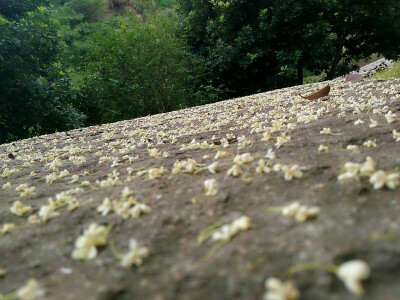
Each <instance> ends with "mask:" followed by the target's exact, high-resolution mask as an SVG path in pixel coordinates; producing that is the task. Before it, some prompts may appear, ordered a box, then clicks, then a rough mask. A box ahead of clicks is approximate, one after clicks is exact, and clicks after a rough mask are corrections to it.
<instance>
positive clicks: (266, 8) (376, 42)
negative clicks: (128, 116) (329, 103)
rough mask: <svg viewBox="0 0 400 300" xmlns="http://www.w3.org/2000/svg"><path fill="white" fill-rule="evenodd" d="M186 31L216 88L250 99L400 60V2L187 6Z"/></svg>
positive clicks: (195, 1) (242, 1)
mask: <svg viewBox="0 0 400 300" xmlns="http://www.w3.org/2000/svg"><path fill="white" fill-rule="evenodd" d="M179 2H180V15H181V24H182V25H181V28H180V32H181V34H182V35H184V36H185V37H186V40H187V42H188V44H189V46H190V49H191V50H192V51H193V52H194V53H196V54H199V55H201V56H202V57H204V58H205V59H206V61H207V63H208V65H209V66H210V68H212V70H213V74H214V78H213V79H214V82H219V83H221V82H224V83H226V85H227V86H228V88H229V89H230V90H231V91H232V94H231V95H234V96H237V95H244V94H250V93H254V92H257V91H263V90H268V89H271V88H277V87H283V86H288V85H293V84H296V83H297V84H301V83H302V82H303V74H304V72H305V71H307V73H309V72H311V73H313V74H316V75H317V74H320V73H321V72H325V73H326V74H327V77H328V78H334V77H335V76H338V75H342V74H344V73H346V72H348V71H350V70H351V69H353V68H354V67H355V66H354V64H353V62H354V61H357V60H359V59H363V58H367V57H369V56H370V55H372V54H374V53H378V54H382V55H384V56H385V57H387V58H389V59H398V58H399V55H400V31H399V30H398V28H400V21H399V20H400V0H371V1H363V0H301V1H298V0H267V1H265V0H252V1H250V0H225V1H218V0H211V1H209V0H180V1H179Z"/></svg>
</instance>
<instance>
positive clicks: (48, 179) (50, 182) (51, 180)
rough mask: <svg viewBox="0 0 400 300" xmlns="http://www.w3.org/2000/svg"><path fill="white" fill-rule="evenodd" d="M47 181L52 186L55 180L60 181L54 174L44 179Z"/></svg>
mask: <svg viewBox="0 0 400 300" xmlns="http://www.w3.org/2000/svg"><path fill="white" fill-rule="evenodd" d="M44 178H45V179H46V183H47V184H52V183H53V181H54V180H56V179H58V176H57V175H56V174H54V173H50V174H49V175H47V176H45V177H44Z"/></svg>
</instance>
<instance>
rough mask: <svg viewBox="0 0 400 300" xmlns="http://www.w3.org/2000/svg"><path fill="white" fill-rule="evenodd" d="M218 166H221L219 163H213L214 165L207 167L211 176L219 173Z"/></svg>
mask: <svg viewBox="0 0 400 300" xmlns="http://www.w3.org/2000/svg"><path fill="white" fill-rule="evenodd" d="M218 166H219V163H218V162H217V161H216V162H213V163H212V164H210V165H209V166H208V167H207V169H208V171H209V172H210V173H211V174H215V173H217V168H218Z"/></svg>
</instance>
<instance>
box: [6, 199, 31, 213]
mask: <svg viewBox="0 0 400 300" xmlns="http://www.w3.org/2000/svg"><path fill="white" fill-rule="evenodd" d="M31 209H32V207H31V206H24V205H23V204H22V202H21V201H16V202H14V204H13V206H11V208H10V210H11V212H12V213H13V214H14V215H17V216H18V217H22V216H23V215H24V214H26V213H27V212H29V211H31Z"/></svg>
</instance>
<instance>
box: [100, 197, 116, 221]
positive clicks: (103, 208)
mask: <svg viewBox="0 0 400 300" xmlns="http://www.w3.org/2000/svg"><path fill="white" fill-rule="evenodd" d="M97 211H98V212H99V213H101V214H102V215H103V216H106V215H108V213H109V212H111V211H113V206H112V205H111V201H110V199H109V198H107V197H106V198H104V200H103V203H102V204H101V205H99V206H98V207H97Z"/></svg>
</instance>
